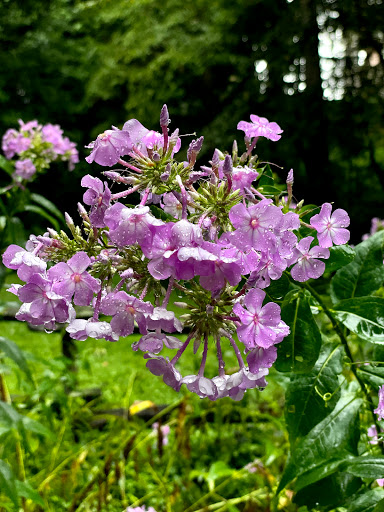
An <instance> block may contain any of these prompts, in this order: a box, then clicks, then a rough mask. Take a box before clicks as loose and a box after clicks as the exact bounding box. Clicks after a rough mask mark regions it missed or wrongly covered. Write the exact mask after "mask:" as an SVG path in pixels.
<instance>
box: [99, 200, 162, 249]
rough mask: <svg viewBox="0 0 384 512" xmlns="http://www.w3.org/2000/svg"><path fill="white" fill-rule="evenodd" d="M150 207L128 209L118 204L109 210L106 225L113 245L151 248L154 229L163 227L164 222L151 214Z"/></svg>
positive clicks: (106, 215) (105, 219) (105, 217)
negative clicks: (137, 244)
mask: <svg viewBox="0 0 384 512" xmlns="http://www.w3.org/2000/svg"><path fill="white" fill-rule="evenodd" d="M149 211H150V210H149V207H148V206H137V207H136V208H127V207H126V206H124V205H123V204H121V203H116V204H114V205H113V206H111V207H110V208H108V209H107V210H106V212H105V214H104V222H105V225H106V226H108V227H109V237H110V239H111V240H112V242H113V243H115V244H116V245H118V246H119V247H122V246H123V245H134V244H135V243H136V242H137V243H139V244H140V245H142V246H150V245H151V243H152V238H153V232H154V231H153V229H152V228H153V227H155V226H161V225H162V224H163V221H161V220H160V219H156V218H155V217H153V215H150V214H149Z"/></svg>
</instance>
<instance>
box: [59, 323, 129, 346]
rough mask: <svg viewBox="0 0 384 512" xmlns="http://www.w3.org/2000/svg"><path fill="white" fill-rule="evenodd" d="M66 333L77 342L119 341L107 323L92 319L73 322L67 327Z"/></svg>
mask: <svg viewBox="0 0 384 512" xmlns="http://www.w3.org/2000/svg"><path fill="white" fill-rule="evenodd" d="M66 331H67V332H68V333H69V335H70V337H71V338H73V339H75V340H79V341H85V340H86V339H87V338H94V339H96V340H101V339H105V340H107V341H117V340H118V339H119V336H118V334H116V333H114V332H113V331H112V327H111V326H110V324H109V323H108V322H99V321H98V320H95V319H94V318H89V319H88V320H83V319H80V318H79V319H76V320H73V321H72V322H71V323H70V324H69V325H68V326H67V328H66Z"/></svg>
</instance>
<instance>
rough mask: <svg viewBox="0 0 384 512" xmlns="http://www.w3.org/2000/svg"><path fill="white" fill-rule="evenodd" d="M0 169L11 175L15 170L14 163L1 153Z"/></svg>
mask: <svg viewBox="0 0 384 512" xmlns="http://www.w3.org/2000/svg"><path fill="white" fill-rule="evenodd" d="M0 169H3V170H4V171H5V172H6V173H7V174H9V175H10V176H12V174H13V173H14V172H15V164H14V162H13V161H12V160H7V159H6V158H5V157H4V156H3V155H0Z"/></svg>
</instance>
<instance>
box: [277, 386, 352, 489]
mask: <svg viewBox="0 0 384 512" xmlns="http://www.w3.org/2000/svg"><path fill="white" fill-rule="evenodd" d="M361 404H362V400H361V399H360V398H356V397H355V395H354V394H352V395H351V394H350V393H348V394H346V395H345V396H342V397H341V399H340V400H339V402H338V403H337V405H336V407H335V409H334V410H333V411H332V412H331V413H330V414H329V415H328V416H327V417H326V418H324V420H323V421H321V422H320V423H318V424H317V425H316V426H315V427H314V428H313V429H312V430H311V431H310V432H309V433H308V434H307V435H306V436H305V437H304V438H303V439H301V440H300V441H299V443H298V444H297V445H296V447H295V449H294V450H293V452H292V453H291V457H290V459H289V460H288V463H287V466H286V468H285V471H284V473H283V476H282V478H281V481H280V484H279V487H278V489H277V494H278V493H279V492H280V491H282V490H283V489H284V487H285V486H286V485H287V484H288V483H289V482H291V481H292V480H293V479H294V478H297V477H299V476H301V475H303V474H304V473H306V472H307V471H310V470H312V469H314V468H316V467H319V466H321V465H323V464H324V463H325V462H326V461H329V460H330V459H333V460H336V459H337V458H339V459H341V460H343V459H345V458H346V457H348V456H349V455H350V454H351V453H352V454H353V455H355V451H356V445H357V440H358V434H359V432H358V429H359V425H358V421H357V417H358V413H359V409H360V407H361Z"/></svg>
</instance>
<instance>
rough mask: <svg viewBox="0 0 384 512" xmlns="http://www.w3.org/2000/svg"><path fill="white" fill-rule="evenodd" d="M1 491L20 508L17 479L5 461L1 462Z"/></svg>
mask: <svg viewBox="0 0 384 512" xmlns="http://www.w3.org/2000/svg"><path fill="white" fill-rule="evenodd" d="M0 489H1V490H2V492H3V493H4V494H5V495H6V496H7V497H8V498H10V499H11V500H12V501H13V503H14V505H15V506H16V507H18V504H19V497H18V493H17V488H16V478H15V475H14V474H13V471H12V469H11V468H10V466H8V464H6V463H5V462H4V461H3V460H0Z"/></svg>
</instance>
